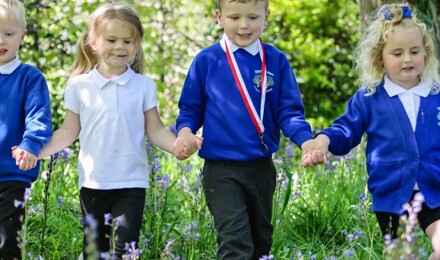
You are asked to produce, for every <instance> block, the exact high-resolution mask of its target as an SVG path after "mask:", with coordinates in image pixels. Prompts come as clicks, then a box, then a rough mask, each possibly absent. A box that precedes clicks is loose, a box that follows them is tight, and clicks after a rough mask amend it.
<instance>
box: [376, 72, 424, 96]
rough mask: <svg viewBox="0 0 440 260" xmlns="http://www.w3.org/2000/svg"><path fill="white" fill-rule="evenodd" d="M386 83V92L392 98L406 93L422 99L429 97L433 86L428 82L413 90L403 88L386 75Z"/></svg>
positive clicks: (421, 83)
mask: <svg viewBox="0 0 440 260" xmlns="http://www.w3.org/2000/svg"><path fill="white" fill-rule="evenodd" d="M384 81H385V82H384V84H383V86H384V88H385V91H386V92H387V93H388V96H390V97H394V96H396V95H400V94H402V93H405V92H412V93H414V94H416V95H419V96H421V97H427V96H428V95H429V93H430V92H431V84H430V83H429V82H427V81H422V82H420V83H419V84H418V85H417V86H415V87H413V88H411V89H405V88H402V87H401V86H399V85H397V84H396V83H394V82H392V81H391V79H390V78H389V77H388V75H386V74H385V76H384Z"/></svg>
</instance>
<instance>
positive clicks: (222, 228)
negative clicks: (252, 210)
mask: <svg viewBox="0 0 440 260" xmlns="http://www.w3.org/2000/svg"><path fill="white" fill-rule="evenodd" d="M202 183H203V189H204V192H205V197H206V203H207V205H208V208H209V210H210V211H211V214H212V216H213V217H214V224H215V229H216V230H217V244H218V249H217V255H218V257H219V259H220V260H225V259H226V260H227V259H245V260H247V259H250V258H251V257H252V254H253V251H254V248H253V245H252V235H251V230H250V225H249V216H248V212H247V208H246V204H245V196H244V192H243V190H242V187H241V186H240V181H239V180H237V173H236V172H234V171H233V170H232V169H230V167H229V166H224V165H220V164H216V163H210V162H206V163H205V166H204V167H203V179H202Z"/></svg>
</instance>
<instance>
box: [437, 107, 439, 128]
mask: <svg viewBox="0 0 440 260" xmlns="http://www.w3.org/2000/svg"><path fill="white" fill-rule="evenodd" d="M437 111H439V112H438V113H437V120H438V121H439V122H437V124H438V125H439V126H440V107H437Z"/></svg>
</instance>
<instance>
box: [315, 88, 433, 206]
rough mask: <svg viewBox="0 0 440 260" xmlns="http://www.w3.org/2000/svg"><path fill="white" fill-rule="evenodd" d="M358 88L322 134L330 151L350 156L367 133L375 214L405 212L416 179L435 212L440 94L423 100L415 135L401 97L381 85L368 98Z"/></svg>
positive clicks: (368, 162) (370, 186)
mask: <svg viewBox="0 0 440 260" xmlns="http://www.w3.org/2000/svg"><path fill="white" fill-rule="evenodd" d="M366 93H367V90H366V89H360V90H358V91H357V93H355V95H354V96H353V97H352V98H351V99H350V100H349V101H348V104H347V108H346V112H345V113H344V114H343V115H342V116H341V117H339V118H337V119H336V120H335V121H334V122H333V124H332V126H331V127H329V128H326V129H324V130H322V131H321V132H320V133H322V134H325V135H327V136H328V137H329V139H330V146H329V151H330V152H332V153H333V154H335V155H344V154H347V153H348V152H349V151H350V150H351V149H352V148H354V147H355V146H357V145H358V144H359V143H360V142H361V139H362V136H363V134H364V133H366V135H367V146H366V166H367V172H368V189H369V191H370V192H371V194H372V198H373V203H372V209H373V211H374V212H391V213H394V214H402V213H403V212H404V209H403V208H402V206H403V204H404V203H406V202H408V201H409V200H410V197H411V195H412V193H413V190H414V185H415V183H416V181H417V184H418V186H419V189H420V191H421V192H422V194H423V195H424V196H425V202H426V204H427V206H428V207H429V208H431V209H433V208H437V207H439V206H440V94H430V95H428V96H427V97H426V98H423V97H421V99H420V108H419V113H418V116H417V125H416V131H415V132H414V131H413V129H412V127H411V123H410V121H409V118H408V116H407V115H406V112H405V109H404V107H403V105H402V103H401V101H400V99H399V97H398V96H394V97H390V96H389V95H388V94H387V92H386V91H385V89H384V87H383V82H382V83H381V84H380V85H379V86H378V87H377V91H376V93H374V94H373V95H370V96H366V95H365V94H366Z"/></svg>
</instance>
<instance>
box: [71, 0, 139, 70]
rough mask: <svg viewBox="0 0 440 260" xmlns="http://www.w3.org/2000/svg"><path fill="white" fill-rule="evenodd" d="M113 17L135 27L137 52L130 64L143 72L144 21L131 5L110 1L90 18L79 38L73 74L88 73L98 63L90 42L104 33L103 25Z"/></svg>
mask: <svg viewBox="0 0 440 260" xmlns="http://www.w3.org/2000/svg"><path fill="white" fill-rule="evenodd" d="M111 19H117V20H119V21H121V22H123V23H126V24H127V25H129V26H131V27H132V28H133V31H132V33H133V34H134V35H133V36H134V43H135V45H136V54H135V57H134V59H133V61H132V63H131V64H130V66H131V68H132V69H133V70H134V71H136V72H137V73H142V72H143V70H144V52H143V50H142V45H141V41H142V38H143V37H144V28H143V26H142V22H141V20H140V18H139V16H138V15H137V13H136V12H135V11H134V10H133V9H132V8H131V7H130V6H128V5H125V4H121V3H109V4H104V5H102V6H101V7H99V8H98V9H96V11H95V12H94V13H93V14H92V18H91V19H90V24H89V28H88V29H87V31H86V32H84V33H83V34H82V35H81V37H80V38H79V39H78V43H77V46H76V55H75V62H74V64H73V71H72V75H71V76H75V75H78V74H84V73H87V72H89V71H90V70H92V69H93V67H94V66H95V65H96V64H97V63H98V59H99V57H97V55H96V53H95V52H94V51H93V49H92V47H91V46H90V44H91V43H92V42H93V41H94V40H96V39H97V38H98V37H99V35H100V33H102V26H103V25H104V24H105V23H106V22H107V21H109V20H111Z"/></svg>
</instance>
